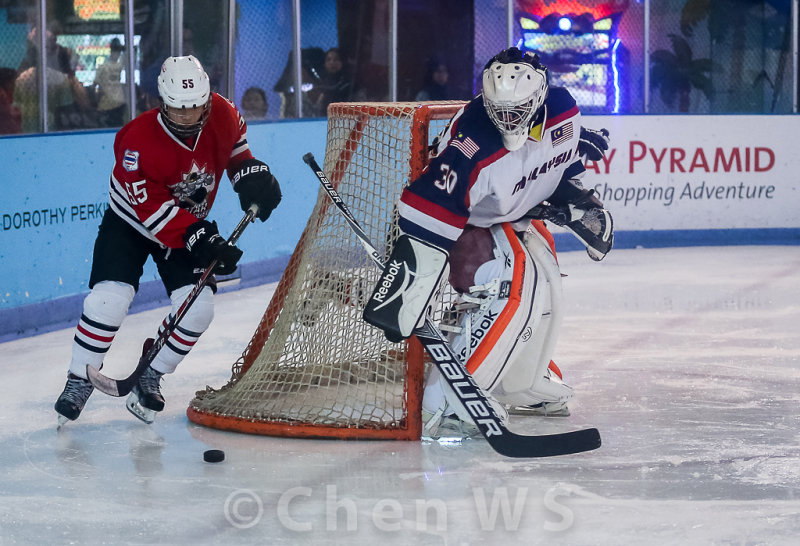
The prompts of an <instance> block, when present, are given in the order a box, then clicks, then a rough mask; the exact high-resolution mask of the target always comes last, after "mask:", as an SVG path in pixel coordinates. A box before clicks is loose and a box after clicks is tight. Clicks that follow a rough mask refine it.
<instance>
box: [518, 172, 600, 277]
mask: <svg viewBox="0 0 800 546" xmlns="http://www.w3.org/2000/svg"><path fill="white" fill-rule="evenodd" d="M526 217H527V218H532V219H534V220H546V221H548V222H552V223H554V224H555V225H557V226H561V227H563V228H565V229H567V230H568V231H571V232H572V234H573V235H575V237H577V238H578V240H579V241H580V242H581V243H583V245H584V246H585V247H586V253H587V254H589V257H590V258H591V259H593V260H594V261H596V262H599V261H600V260H602V259H603V258H605V257H606V254H608V253H609V252H611V247H613V246H614V219H613V218H612V217H611V213H610V212H608V211H607V210H606V209H604V208H603V203H602V202H601V201H600V200H599V199H598V198H597V195H596V194H595V191H594V190H587V189H584V188H583V186H582V185H581V183H580V182H579V181H577V180H566V181H563V182H562V183H561V184H559V187H558V189H556V192H555V193H554V194H553V195H551V196H550V198H549V200H548V203H542V204H540V205H537V206H535V207H533V208H532V209H531V210H530V211H529V212H528V214H526Z"/></svg>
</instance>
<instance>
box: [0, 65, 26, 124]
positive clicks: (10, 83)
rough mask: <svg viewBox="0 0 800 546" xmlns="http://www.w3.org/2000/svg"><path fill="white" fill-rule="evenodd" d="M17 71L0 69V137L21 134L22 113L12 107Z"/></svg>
mask: <svg viewBox="0 0 800 546" xmlns="http://www.w3.org/2000/svg"><path fill="white" fill-rule="evenodd" d="M16 79H17V71H16V70H14V69H13V68H5V67H3V68H0V135H13V134H16V133H21V132H22V113H21V112H20V111H19V108H17V107H16V106H14V80H16Z"/></svg>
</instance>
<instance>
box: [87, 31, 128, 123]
mask: <svg viewBox="0 0 800 546" xmlns="http://www.w3.org/2000/svg"><path fill="white" fill-rule="evenodd" d="M109 48H110V49H111V53H110V54H109V56H108V58H107V59H106V60H105V62H104V63H103V64H101V65H100V66H98V67H97V72H96V73H95V76H94V88H95V93H96V95H97V97H98V101H97V114H98V121H99V123H100V125H101V126H102V127H122V126H123V125H124V124H125V109H126V104H125V86H124V85H123V84H122V69H123V68H124V67H123V65H122V59H121V56H122V51H123V50H124V49H125V48H124V47H123V45H122V44H121V43H120V41H119V39H118V38H114V39H112V40H111V43H110V44H109Z"/></svg>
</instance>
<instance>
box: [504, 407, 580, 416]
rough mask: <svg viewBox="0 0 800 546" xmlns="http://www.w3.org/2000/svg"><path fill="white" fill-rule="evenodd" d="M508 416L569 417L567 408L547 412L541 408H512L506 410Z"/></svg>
mask: <svg viewBox="0 0 800 546" xmlns="http://www.w3.org/2000/svg"><path fill="white" fill-rule="evenodd" d="M508 414H509V415H520V416H525V415H537V416H539V417H569V415H570V413H569V408H568V407H563V408H560V409H556V410H551V411H548V410H547V408H545V407H543V406H514V407H510V408H508Z"/></svg>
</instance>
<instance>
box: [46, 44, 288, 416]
mask: <svg viewBox="0 0 800 546" xmlns="http://www.w3.org/2000/svg"><path fill="white" fill-rule="evenodd" d="M158 92H159V96H160V107H159V108H156V109H153V110H149V111H147V112H144V113H143V114H141V115H140V116H138V117H137V118H136V119H134V120H133V121H131V122H130V123H128V124H127V125H125V126H124V127H123V128H122V129H120V131H119V132H118V133H117V136H116V139H115V141H114V156H115V160H116V162H115V164H114V169H113V171H112V173H111V178H110V187H109V208H108V209H107V210H106V213H105V215H104V217H103V221H102V222H101V224H100V228H99V231H98V234H97V239H96V240H95V245H94V257H93V262H92V270H91V275H90V279H89V288H90V289H91V290H90V292H89V294H88V296H87V297H86V299H85V300H84V304H83V314H82V315H81V318H80V321H79V323H78V326H77V329H76V332H75V337H74V341H73V347H72V361H71V363H70V366H69V372H68V376H67V383H66V386H65V387H64V391H63V392H62V393H61V395H60V396H59V397H58V400H57V401H56V403H55V410H56V412H57V413H58V414H59V421H60V423H62V424H63V422H65V421H66V420H75V419H77V418H78V416H79V415H80V413H81V411H82V410H83V407H84V405H85V404H86V400H87V399H88V398H89V396H90V395H91V393H92V390H93V387H92V384H91V383H90V382H89V381H88V379H87V377H86V366H87V365H89V366H93V367H95V368H98V369H99V368H100V367H101V365H102V363H103V358H104V356H105V354H106V352H107V351H108V349H109V347H110V346H111V344H112V342H113V341H114V336H115V335H116V333H117V330H118V329H119V327H120V325H121V324H122V321H123V319H124V318H125V316H126V315H127V313H128V307H129V306H130V303H131V301H132V300H133V297H134V294H135V293H136V291H137V290H138V288H139V279H140V277H141V275H142V272H143V267H144V264H145V262H146V261H147V258H148V256H152V258H153V260H154V262H155V264H156V266H157V268H158V272H159V276H160V277H161V280H162V282H163V284H164V287H165V288H166V290H167V293H168V294H169V297H170V300H171V301H172V310H171V313H172V314H174V313H175V312H176V311H177V309H178V308H179V307H180V305H181V303H183V301H184V300H185V299H186V297H187V295H188V294H189V293H190V292H191V290H192V288H193V286H194V285H195V283H197V281H198V280H199V278H200V277H201V275H202V273H203V270H204V268H205V267H206V266H208V265H209V264H210V263H211V262H212V261H213V260H217V266H216V268H215V271H214V272H215V273H219V274H223V275H225V274H230V273H232V272H233V271H234V269H235V268H236V264H237V262H238V261H239V259H240V258H241V255H242V252H241V250H239V249H238V248H237V247H235V246H232V245H229V244H227V242H226V241H225V240H224V239H223V238H222V237H221V236H220V234H219V232H218V229H217V224H216V222H213V221H209V220H208V215H209V212H210V210H211V207H212V206H213V204H214V200H215V198H216V196H217V191H218V190H219V185H220V183H221V181H222V176H223V173H226V172H227V175H228V178H229V179H230V180H231V181H232V184H233V190H234V191H235V192H236V193H237V194H238V196H239V201H240V204H241V207H242V210H244V211H246V210H248V209H249V208H250V206H251V205H252V204H255V205H257V206H258V218H259V219H260V220H261V221H262V222H263V221H265V220H266V219H267V218H268V217H269V216H270V213H271V212H272V210H273V209H274V208H275V207H276V206H277V205H278V203H279V202H280V200H281V191H280V186H279V185H278V182H277V180H276V179H275V177H274V176H273V175H272V173H271V172H270V170H269V167H268V166H267V165H266V164H265V163H264V162H262V161H259V160H258V159H255V158H254V157H253V154H252V153H251V152H250V148H249V146H248V144H247V124H246V123H245V121H244V119H243V118H242V116H241V115H239V112H238V111H237V110H236V107H235V106H234V105H233V103H231V102H230V101H228V100H227V99H225V98H224V97H222V96H220V95H218V94H216V93H212V92H211V89H210V84H209V78H208V75H207V74H206V72H205V71H204V70H203V67H202V66H201V64H200V62H199V61H198V60H197V59H196V58H194V57H193V56H191V55H189V56H186V57H170V58H168V59H167V60H166V61H164V64H163V65H162V67H161V73H160V74H159V77H158ZM215 290H216V286H215V285H214V283H213V282H210V283H209V285H207V286H206V287H205V288H203V290H202V291H201V292H200V294H199V296H198V297H197V299H196V300H195V303H194V305H193V306H192V307H190V308H189V309H188V311H187V312H186V314H185V316H184V317H183V320H182V321H181V322H180V324H179V325H178V326H177V328H176V329H175V331H174V332H173V333H172V335H171V336H170V337H169V339H168V340H167V342H166V343H165V345H164V347H163V348H162V349H161V350H160V351H159V353H158V355H157V356H156V357H155V359H154V360H153V362H152V363H151V364H150V366H149V367H148V368H147V369H146V371H145V372H144V374H143V375H142V376H141V378H140V379H139V382H138V384H137V385H136V386H135V387H134V388H133V391H132V392H131V396H130V397H129V399H128V401H127V407H128V409H129V410H131V412H132V413H133V414H134V415H136V416H137V417H139V418H140V419H142V420H144V421H145V422H152V420H153V418H154V417H155V414H156V412H158V411H161V410H162V409H163V408H164V398H163V396H162V395H161V391H160V381H161V377H162V376H163V375H164V374H168V373H172V372H173V371H174V370H175V368H176V367H177V365H178V364H179V363H180V362H181V360H183V358H184V357H185V356H186V355H187V353H189V351H190V350H191V349H192V347H193V346H194V344H195V343H196V342H197V340H198V338H199V337H200V335H201V334H202V333H203V332H204V331H205V330H206V329H207V328H208V326H209V324H210V323H211V320H212V318H213V293H214V291H215ZM166 323H167V320H166V319H165V321H164V323H162V328H163V327H164V324H166Z"/></svg>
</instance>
